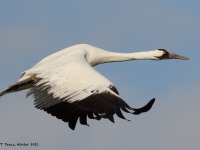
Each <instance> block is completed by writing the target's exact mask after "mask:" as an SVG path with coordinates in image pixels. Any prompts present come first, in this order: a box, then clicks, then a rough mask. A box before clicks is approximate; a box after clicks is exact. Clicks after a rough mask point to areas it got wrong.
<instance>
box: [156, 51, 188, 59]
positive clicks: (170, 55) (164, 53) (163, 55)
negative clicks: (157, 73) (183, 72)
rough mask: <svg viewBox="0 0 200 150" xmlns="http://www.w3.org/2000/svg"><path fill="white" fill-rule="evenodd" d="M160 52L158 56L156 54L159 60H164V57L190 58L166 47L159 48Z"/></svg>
mask: <svg viewBox="0 0 200 150" xmlns="http://www.w3.org/2000/svg"><path fill="white" fill-rule="evenodd" d="M158 53H159V54H158V55H157V56H155V57H156V58H158V60H163V59H180V60H189V58H188V57H185V56H181V55H177V54H173V53H170V52H168V51H167V50H165V49H158Z"/></svg>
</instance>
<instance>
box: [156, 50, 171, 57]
mask: <svg viewBox="0 0 200 150" xmlns="http://www.w3.org/2000/svg"><path fill="white" fill-rule="evenodd" d="M158 50H159V51H163V52H164V54H163V55H162V56H159V57H157V58H158V59H167V58H169V57H170V55H169V52H168V51H167V50H165V49H158Z"/></svg>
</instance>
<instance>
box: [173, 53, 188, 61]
mask: <svg viewBox="0 0 200 150" xmlns="http://www.w3.org/2000/svg"><path fill="white" fill-rule="evenodd" d="M169 55H170V59H180V60H189V58H188V57H185V56H181V55H177V54H173V53H170V54H169Z"/></svg>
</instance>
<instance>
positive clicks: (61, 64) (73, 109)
mask: <svg viewBox="0 0 200 150" xmlns="http://www.w3.org/2000/svg"><path fill="white" fill-rule="evenodd" d="M44 62H45V61H43V62H42V63H41V65H40V64H37V65H36V67H34V68H33V69H32V70H31V71H32V73H33V74H35V75H36V76H35V84H34V86H33V88H31V89H30V91H29V92H28V94H27V96H29V95H33V97H34V104H35V107H36V108H38V109H42V110H44V111H46V112H47V113H49V114H51V115H52V116H55V117H57V118H58V119H62V120H63V121H64V122H68V125H69V127H70V128H71V129H73V130H74V129H75V127H76V123H77V121H78V120H79V122H80V124H83V125H88V123H87V118H90V119H96V120H100V119H101V118H107V119H109V120H110V121H112V122H114V117H113V116H114V114H116V115H117V116H118V117H120V118H122V119H126V118H125V117H124V116H123V114H122V112H121V110H123V111H125V112H127V113H130V112H131V113H133V114H134V109H133V108H131V107H130V106H129V105H128V104H127V103H126V102H125V101H124V100H122V99H121V98H120V96H119V93H118V91H117V89H116V88H115V87H114V86H113V84H112V83H111V82H110V81H109V80H108V79H106V78H105V77H104V76H102V75H101V74H99V73H98V72H97V71H96V70H94V69H93V68H92V67H91V66H90V65H89V64H88V62H87V61H86V58H85V53H84V51H79V52H77V51H76V52H74V53H70V57H68V58H66V56H65V59H57V60H55V62H51V63H48V65H47V64H45V63H44ZM151 104H152V103H151ZM135 110H136V111H137V114H138V113H141V112H142V111H147V110H149V109H148V108H145V109H135Z"/></svg>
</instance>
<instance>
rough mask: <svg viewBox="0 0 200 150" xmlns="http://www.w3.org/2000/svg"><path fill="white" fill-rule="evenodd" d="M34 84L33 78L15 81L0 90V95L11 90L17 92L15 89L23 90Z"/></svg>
mask: <svg viewBox="0 0 200 150" xmlns="http://www.w3.org/2000/svg"><path fill="white" fill-rule="evenodd" d="M33 85H34V81H33V80H28V81H26V82H24V81H23V82H17V83H15V84H14V85H11V86H10V87H8V88H7V89H6V90H4V91H2V92H0V97H1V96H3V95H5V94H8V93H12V92H17V91H21V90H25V89H28V88H31V87H32V86H33Z"/></svg>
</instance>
